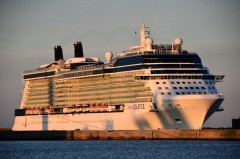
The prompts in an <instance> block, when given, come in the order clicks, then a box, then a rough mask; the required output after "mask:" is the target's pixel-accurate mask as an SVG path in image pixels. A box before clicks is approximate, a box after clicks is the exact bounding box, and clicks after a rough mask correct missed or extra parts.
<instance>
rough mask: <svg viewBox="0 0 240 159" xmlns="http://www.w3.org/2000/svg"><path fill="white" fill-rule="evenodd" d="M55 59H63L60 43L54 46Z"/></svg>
mask: <svg viewBox="0 0 240 159" xmlns="http://www.w3.org/2000/svg"><path fill="white" fill-rule="evenodd" d="M54 53H55V61H59V60H60V59H62V60H63V52H62V47H61V46H60V45H57V46H54Z"/></svg>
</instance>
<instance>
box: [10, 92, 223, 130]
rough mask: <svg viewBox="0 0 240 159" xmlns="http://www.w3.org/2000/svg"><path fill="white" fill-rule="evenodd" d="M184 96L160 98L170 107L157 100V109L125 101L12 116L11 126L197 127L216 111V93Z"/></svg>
mask: <svg viewBox="0 0 240 159" xmlns="http://www.w3.org/2000/svg"><path fill="white" fill-rule="evenodd" d="M187 97H188V98H187ZM189 97H190V98H189ZM180 98H181V100H180ZM184 98H185V99H184ZM184 98H183V97H182V96H180V97H178V98H174V100H167V99H164V100H161V101H164V104H165V105H168V104H169V102H171V105H172V106H171V107H169V106H166V107H161V106H159V104H160V102H161V101H157V102H158V103H156V104H157V107H158V108H157V109H151V108H152V107H153V105H152V103H127V104H126V105H125V110H124V112H105V113H78V114H77V113H76V114H54V115H28V116H16V118H15V123H14V127H13V130H15V131H18V130H23V131H24V130H75V129H80V130H155V129H201V128H202V125H203V123H204V120H205V118H206V115H207V113H208V112H209V111H210V108H211V111H212V110H213V109H214V110H215V111H216V110H217V109H218V107H219V106H220V104H221V102H222V100H223V97H222V96H220V95H209V96H208V97H207V98H206V95H205V96H204V98H203V96H200V95H191V96H185V97H184ZM143 104H144V107H142V105H143ZM139 105H141V106H140V107H139ZM179 105H180V106H179Z"/></svg>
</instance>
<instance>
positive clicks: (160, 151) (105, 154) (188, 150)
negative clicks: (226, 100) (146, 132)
mask: <svg viewBox="0 0 240 159" xmlns="http://www.w3.org/2000/svg"><path fill="white" fill-rule="evenodd" d="M15 158H16V159H22V158H23V159H24V158H26V159H28V158H29V159H39V158H44V159H48V158H51V159H53V158H58V159H61V158H66V159H71V158H82V159H91V158H94V159H101V158H106V159H110V158H120V159H121V158H123V159H125V158H127V159H131V158H136V159H141V158H210V159H218V158H224V159H227V158H233V159H238V158H240V141H186V140H184V141H181V140H104V141H98V140H87V141H76V140H75V141H1V142H0V159H15Z"/></svg>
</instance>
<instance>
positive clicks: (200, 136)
mask: <svg viewBox="0 0 240 159" xmlns="http://www.w3.org/2000/svg"><path fill="white" fill-rule="evenodd" d="M12 140H240V130H231V129H227V130H225V129H203V130H136V131H135V130H113V131H105V130H89V131H85V130H75V131H11V130H5V131H0V141H12Z"/></svg>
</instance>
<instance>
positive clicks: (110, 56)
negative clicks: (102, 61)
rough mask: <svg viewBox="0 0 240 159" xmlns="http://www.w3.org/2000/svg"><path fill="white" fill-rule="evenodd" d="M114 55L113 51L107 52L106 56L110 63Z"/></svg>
mask: <svg viewBox="0 0 240 159" xmlns="http://www.w3.org/2000/svg"><path fill="white" fill-rule="evenodd" d="M112 57H113V53H112V52H110V51H108V52H106V54H105V58H106V60H107V62H108V63H109V62H110V60H111V59H112Z"/></svg>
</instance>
